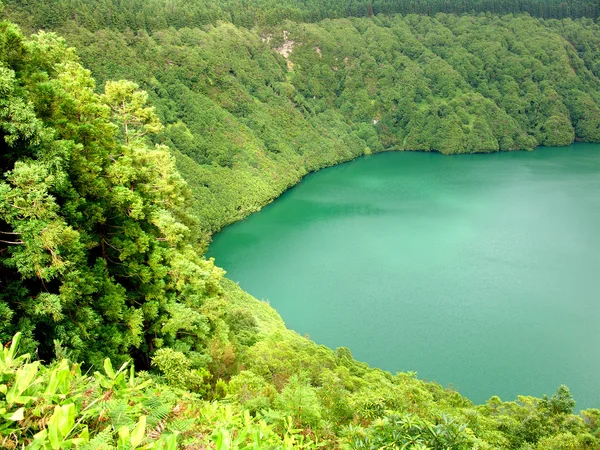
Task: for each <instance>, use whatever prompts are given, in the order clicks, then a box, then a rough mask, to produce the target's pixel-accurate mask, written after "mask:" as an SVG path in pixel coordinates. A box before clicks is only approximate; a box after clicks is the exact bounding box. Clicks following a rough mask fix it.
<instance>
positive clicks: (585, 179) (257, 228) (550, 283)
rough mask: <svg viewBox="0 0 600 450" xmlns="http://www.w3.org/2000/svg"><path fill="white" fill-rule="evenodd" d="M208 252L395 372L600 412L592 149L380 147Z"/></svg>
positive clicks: (479, 398) (299, 324)
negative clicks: (565, 393)
mask: <svg viewBox="0 0 600 450" xmlns="http://www.w3.org/2000/svg"><path fill="white" fill-rule="evenodd" d="M209 254H210V255H212V256H215V257H216V262H217V264H218V265H220V266H221V267H224V268H225V269H226V270H227V271H228V276H229V277H230V278H231V279H233V280H235V281H238V282H239V284H240V286H241V287H242V288H243V289H245V290H246V291H248V292H249V293H251V294H252V295H254V296H255V297H257V298H259V299H264V300H268V301H269V302H270V304H271V305H272V306H273V307H274V308H275V309H277V311H278V312H279V313H280V314H281V316H282V317H283V319H284V320H285V322H286V324H287V326H288V327H290V328H292V329H294V330H296V331H297V332H299V333H301V334H308V335H310V337H311V338H312V339H313V340H315V341H316V342H318V343H322V344H325V345H327V346H329V347H332V348H335V347H339V346H345V347H349V348H350V349H351V351H352V353H353V355H354V356H355V357H356V358H357V359H359V360H363V361H366V362H368V363H369V364H371V365H373V366H377V367H381V368H383V369H386V370H390V371H392V372H396V371H416V372H417V373H418V376H419V377H420V378H424V379H428V380H435V381H437V382H439V383H441V384H442V385H444V386H450V385H451V386H454V387H455V388H457V389H458V390H459V391H460V392H461V393H462V394H463V395H466V396H467V397H469V398H470V399H472V400H473V401H475V402H477V403H480V402H484V401H485V400H487V399H488V398H489V397H490V396H492V395H499V396H500V397H501V398H502V399H503V400H510V399H514V398H516V395H517V394H523V395H535V396H541V395H543V394H548V395H551V394H552V393H554V392H555V391H556V388H557V387H558V386H559V385H560V384H563V383H564V384H567V385H568V386H569V387H570V388H571V391H572V393H573V395H574V397H575V399H576V400H577V407H578V409H579V408H586V407H596V408H597V407H600V389H599V388H600V377H599V374H600V351H599V350H600V145H592V144H577V145H573V146H570V147H562V148H540V149H537V150H536V151H534V152H515V153H496V154H488V155H461V156H452V157H448V156H442V155H440V154H436V153H385V154H380V155H375V156H371V157H366V158H361V159H359V160H356V161H354V162H351V163H348V164H344V165H341V166H337V167H334V168H331V169H326V170H323V171H321V172H318V173H316V174H312V175H310V176H308V177H306V179H305V180H304V181H302V183H300V184H299V185H298V186H296V187H294V188H293V189H291V190H290V191H288V192H287V193H285V194H284V195H283V196H282V197H281V198H280V199H278V200H277V201H276V202H274V203H273V204H271V205H270V206H268V207H266V208H264V209H263V210H262V211H261V212H259V213H257V214H255V215H253V216H251V217H249V218H248V219H246V220H245V221H243V222H239V223H236V224H234V225H232V226H230V227H228V228H226V229H225V230H224V231H223V232H221V233H220V234H218V235H217V236H215V238H214V242H213V244H212V246H211V247H210V251H209Z"/></svg>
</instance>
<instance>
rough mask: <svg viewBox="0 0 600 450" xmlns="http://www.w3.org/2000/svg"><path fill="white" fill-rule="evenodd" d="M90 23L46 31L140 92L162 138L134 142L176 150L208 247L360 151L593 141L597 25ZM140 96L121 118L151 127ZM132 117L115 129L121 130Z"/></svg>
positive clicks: (468, 20)
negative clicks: (221, 233)
mask: <svg viewBox="0 0 600 450" xmlns="http://www.w3.org/2000/svg"><path fill="white" fill-rule="evenodd" d="M34 3H35V2H34ZM186 5H187V4H186ZM55 6H56V5H55ZM148 8H150V6H148ZM173 8H175V9H176V8H177V4H176V3H173ZM54 9H55V10H56V11H58V10H60V8H58V6H56V7H55V8H54ZM11 11H13V14H16V13H17V12H18V11H20V10H19V9H18V8H17V7H16V6H14V7H13V8H12V9H11ZM69 11H71V9H69ZM86 11H87V10H86V9H85V7H83V5H82V6H81V11H80V12H79V13H78V14H76V15H75V16H74V18H71V19H70V20H67V21H61V22H60V27H58V25H53V26H54V27H58V28H57V29H58V30H59V31H60V32H61V34H63V35H64V36H66V37H67V39H68V40H69V42H70V43H71V44H73V45H76V46H77V47H78V48H79V53H80V55H81V58H82V60H83V61H84V63H85V65H86V66H87V67H89V68H90V69H91V70H92V72H93V74H94V76H95V77H96V78H97V79H98V80H99V81H100V83H99V85H103V84H104V83H105V82H109V81H110V80H112V79H115V78H124V79H131V80H133V81H134V82H135V83H137V85H139V86H140V88H141V89H144V90H145V92H146V93H147V96H148V100H149V101H151V102H152V104H153V105H154V108H155V109H154V111H153V112H154V114H155V116H156V117H158V118H159V119H160V121H161V122H162V123H163V124H164V129H163V130H162V131H160V129H161V127H160V125H159V124H158V123H157V122H156V120H154V119H152V120H153V122H152V124H149V125H150V128H151V129H152V130H154V131H159V133H158V134H156V135H152V134H151V133H148V132H150V131H152V130H150V129H148V130H145V129H142V128H138V129H137V131H136V132H137V133H142V134H145V137H150V138H151V139H152V140H153V142H154V143H161V144H164V145H166V146H168V147H169V148H170V150H171V153H172V155H173V156H174V157H175V160H176V165H177V169H178V170H179V171H180V173H181V175H182V176H183V178H184V179H185V180H186V181H187V183H188V185H189V187H190V188H191V198H192V200H193V206H192V210H193V213H194V215H196V216H197V217H198V219H199V220H198V222H197V224H198V228H197V229H195V230H194V231H195V235H197V236H198V237H199V238H200V239H201V240H202V245H206V243H207V242H208V240H209V239H210V235H212V234H213V233H215V232H216V231H218V230H219V229H220V228H222V227H223V226H225V225H227V224H229V223H231V222H234V221H236V220H240V219H242V218H243V217H245V216H247V215H248V214H250V213H252V212H254V211H257V210H258V209H260V208H261V207H263V206H264V205H265V204H267V203H269V202H270V201H271V200H272V199H274V198H275V197H277V196H278V195H280V194H281V193H282V192H283V191H285V190H286V189H287V188H289V187H290V186H291V185H294V184H296V183H297V182H298V181H299V180H300V179H301V178H302V177H303V176H304V175H306V174H307V173H309V172H311V171H314V170H318V169H320V168H323V167H327V166H330V165H333V164H337V163H340V162H343V161H347V160H349V159H353V158H355V157H357V156H360V155H363V154H371V153H376V152H380V151H384V150H424V151H440V152H442V153H446V154H454V153H463V152H490V151H498V150H503V151H504V150H516V149H532V148H534V147H536V146H538V145H547V146H549V145H567V144H569V143H571V142H573V141H574V140H583V141H598V140H600V131H599V130H600V97H599V94H598V92H599V89H600V80H599V76H600V65H599V63H598V61H599V60H600V46H599V45H598V42H600V41H599V40H598V39H599V36H600V28H599V26H598V24H596V23H594V22H593V21H592V20H589V19H579V20H576V21H574V20H571V19H563V20H556V19H549V20H540V19H537V18H533V17H531V16H528V15H512V14H510V15H506V16H502V17H500V16H495V15H491V14H480V15H477V16H474V15H473V16H457V15H454V14H441V13H439V14H435V15H434V16H420V15H416V14H407V15H405V16H399V15H395V16H394V15H383V14H381V15H377V16H375V17H372V18H370V19H369V18H344V19H336V20H324V21H322V22H318V23H300V22H294V21H277V23H272V24H271V23H269V24H260V25H258V26H256V27H254V28H252V29H245V28H242V27H236V26H235V25H233V24H232V23H226V22H211V23H212V25H210V26H206V27H203V28H194V27H193V26H194V22H193V21H186V22H185V26H183V25H184V24H180V25H179V26H175V27H174V28H169V27H167V25H166V23H165V24H163V25H160V26H158V25H157V26H152V27H146V28H144V27H143V26H138V25H131V26H130V27H129V29H127V28H121V27H119V26H116V25H115V24H114V23H113V22H111V23H110V24H105V25H97V26H91V25H90V24H91V23H96V24H102V23H103V22H102V21H101V20H100V21H97V20H91V19H90V18H89V17H88V14H92V13H91V12H86ZM204 11H206V10H204ZM211 11H213V10H211ZM511 12H512V11H511ZM169 14H170V13H169V12H167V11H163V10H160V11H156V12H155V14H153V15H152V17H154V18H156V19H161V18H165V17H167V16H168V15H169ZM188 18H189V17H188ZM165 20H166V21H167V22H168V20H167V19H165ZM211 20H212V19H211ZM119 30H122V31H119ZM286 49H287V50H286ZM120 85H121V86H124V85H123V83H122V82H121V84H120ZM107 86H108V87H109V88H111V89H112V86H116V85H115V84H112V82H110V83H109V84H108V85H107ZM134 86H135V85H134V84H132V83H130V84H129V88H128V89H129V91H130V94H128V95H129V96H130V101H129V104H130V107H131V108H133V109H136V108H138V109H139V111H140V113H141V114H150V113H151V108H150V107H149V106H143V107H137V106H135V102H136V101H141V103H144V102H145V101H146V97H144V96H143V94H141V93H140V92H139V90H138V91H137V92H138V94H136V95H137V97H136V98H137V100H135V101H133V99H132V98H131V92H133V91H135V89H136V88H135V87H134ZM112 95H114V94H112ZM104 98H105V101H108V102H109V103H111V101H110V100H108V98H107V97H106V96H105V97H104ZM112 110H113V113H115V114H117V113H116V110H115V103H114V101H113V102H112ZM143 111H145V112H143ZM118 114H119V115H120V116H122V112H121V113H118ZM128 114H129V113H128ZM151 116H152V117H155V116H154V115H152V114H151ZM128 120H130V119H126V120H125V122H123V120H121V119H120V120H116V116H115V123H118V126H119V128H120V129H124V127H125V126H127V123H126V122H128ZM144 120H146V119H144ZM148 120H149V119H148ZM115 133H116V134H117V137H121V138H123V139H125V138H126V137H125V135H124V131H118V132H116V131H115Z"/></svg>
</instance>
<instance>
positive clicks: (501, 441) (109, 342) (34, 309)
mask: <svg viewBox="0 0 600 450" xmlns="http://www.w3.org/2000/svg"><path fill="white" fill-rule="evenodd" d="M101 5H105V7H100V6H101ZM517 6H518V9H517ZM452 8H454V9H452ZM536 8H537V9H536ZM597 8H598V5H597V3H596V2H592V1H589V2H587V1H583V0H581V1H573V2H566V1H565V2H560V3H559V2H552V1H549V2H541V1H536V0H529V1H527V0H524V1H520V2H513V1H500V0H498V1H495V2H486V1H461V2H459V1H446V2H436V1H425V0H421V1H411V2H404V1H388V2H381V3H378V2H372V3H361V2H350V1H346V2H342V1H341V0H340V1H334V2H331V4H329V5H328V9H327V10H324V9H323V6H322V2H296V1H292V0H289V1H288V2H284V3H282V4H280V3H275V2H269V1H267V0H264V1H262V2H252V3H250V2H237V1H231V2H229V1H224V2H211V1H200V0H199V1H191V2H190V1H188V2H177V1H175V0H173V1H167V2H164V1H158V0H152V1H147V2H137V1H136V0H131V1H119V0H102V1H98V2H95V3H94V7H92V6H91V4H90V2H84V1H81V0H79V1H75V0H56V1H51V2H48V1H41V0H28V1H6V2H5V5H4V10H3V13H2V14H3V16H4V18H3V21H2V22H1V23H0V92H1V93H2V95H1V97H0V136H1V138H2V139H0V146H1V147H2V151H1V152H0V172H1V176H0V312H1V313H0V342H1V343H2V344H3V348H2V349H1V350H0V417H1V418H0V442H1V444H0V447H2V448H9V449H10V448H23V447H25V448H32V449H42V448H43V449H58V448H82V449H99V448H104V449H111V448H117V449H133V448H147V449H150V448H156V449H163V448H164V449H175V448H184V449H194V448H217V449H229V448H255V449H259V448H265V449H266V448H317V447H321V448H405V449H467V448H479V449H505V448H506V449H523V450H525V449H594V448H598V447H599V446H600V410H598V409H590V410H584V411H577V412H576V410H575V406H576V405H575V402H574V400H573V398H572V397H571V394H570V392H569V389H568V388H567V387H566V386H557V391H556V392H555V393H554V394H552V395H550V396H544V397H542V398H533V397H527V396H520V397H519V398H517V399H500V398H498V397H492V398H491V399H490V400H489V401H488V402H486V403H485V404H483V405H475V404H473V403H472V402H471V401H469V400H468V399H467V398H464V397H462V396H461V395H460V394H459V393H457V392H455V391H454V390H452V389H449V388H445V387H443V386H440V385H439V384H436V383H434V382H425V381H421V380H419V379H418V378H417V376H416V374H414V373H397V374H391V373H389V372H384V371H382V370H379V369H377V368H370V367H368V366H367V365H366V364H364V363H361V362H358V361H356V360H354V359H353V358H352V355H351V353H350V351H349V350H348V349H347V348H343V347H341V348H338V349H335V350H332V349H328V348H326V347H324V346H319V345H317V344H315V343H314V342H312V341H310V339H308V338H306V337H302V336H299V335H298V334H296V333H294V332H293V331H290V330H288V329H286V328H285V325H284V324H283V321H282V320H281V318H280V317H279V316H278V315H277V313H276V312H275V311H274V310H273V309H272V308H270V307H269V306H268V305H267V304H266V303H264V302H260V301H258V300H256V299H254V298H252V297H251V296H250V295H248V294H247V293H245V292H243V291H242V290H241V289H240V288H239V286H237V285H236V284H235V283H233V282H231V281H230V280H228V279H227V278H226V277H225V271H224V270H223V269H221V268H219V267H216V266H215V264H214V261H213V260H211V259H206V258H205V257H204V251H205V249H206V246H207V244H208V242H209V241H210V238H211V236H212V235H213V234H214V233H216V232H217V231H218V230H220V229H221V228H222V227H223V226H225V225H227V224H229V223H232V222H234V221H237V220H240V219H243V218H244V217H246V216H247V215H249V214H250V213H252V212H254V211H257V210H259V209H260V208H262V207H263V206H264V205H266V204H267V203H269V202H270V201H272V200H273V199H275V198H276V197H277V196H279V195H280V194H281V193H282V192H284V191H285V190H286V189H288V188H289V187H291V186H293V185H294V184H296V183H298V182H299V180H300V179H301V178H302V177H303V176H304V175H306V174H307V173H309V172H312V171H315V170H319V169H321V168H324V167H327V166H331V165H334V164H338V163H340V162H343V161H348V160H351V159H353V158H356V157H358V156H361V155H368V154H371V153H377V152H382V151H388V150H394V151H408V150H417V151H437V152H441V153H444V154H456V153H475V152H476V153H486V152H494V151H516V150H531V149H533V148H535V147H536V146H540V145H548V146H558V145H567V144H570V143H572V142H574V141H575V140H578V141H586V142H600V25H599V24H597V23H596V22H595V20H594V19H595V17H596V16H597V15H598V10H597ZM463 13H465V14H463ZM225 269H226V268H225Z"/></svg>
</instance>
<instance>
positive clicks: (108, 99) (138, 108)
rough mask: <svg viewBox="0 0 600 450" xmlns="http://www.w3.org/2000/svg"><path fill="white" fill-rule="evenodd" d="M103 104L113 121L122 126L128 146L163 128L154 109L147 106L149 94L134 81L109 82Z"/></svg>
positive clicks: (105, 87) (105, 89) (105, 88)
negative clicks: (133, 141) (108, 108)
mask: <svg viewBox="0 0 600 450" xmlns="http://www.w3.org/2000/svg"><path fill="white" fill-rule="evenodd" d="M102 102H103V103H104V104H106V105H108V106H109V107H110V110H111V112H112V117H113V120H115V121H116V122H117V123H119V125H120V126H121V129H122V131H123V135H124V136H125V143H126V144H129V143H130V141H131V140H133V139H139V138H142V137H144V136H145V135H146V134H148V133H158V132H159V131H161V130H162V128H163V126H162V124H161V123H160V121H159V119H158V116H157V115H156V113H155V112H154V107H152V106H147V103H148V94H147V93H146V92H145V91H140V90H139V86H138V85H137V84H136V83H134V82H132V81H127V80H121V81H109V82H107V83H106V85H105V86H104V95H103V96H102Z"/></svg>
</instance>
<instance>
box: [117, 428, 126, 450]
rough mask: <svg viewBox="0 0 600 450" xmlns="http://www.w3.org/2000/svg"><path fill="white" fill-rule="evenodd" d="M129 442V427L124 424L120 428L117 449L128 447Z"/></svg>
mask: <svg viewBox="0 0 600 450" xmlns="http://www.w3.org/2000/svg"><path fill="white" fill-rule="evenodd" d="M128 444H129V428H128V427H127V426H126V425H123V426H122V427H121V428H119V439H118V440H117V449H118V450H124V449H126V448H128Z"/></svg>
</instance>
